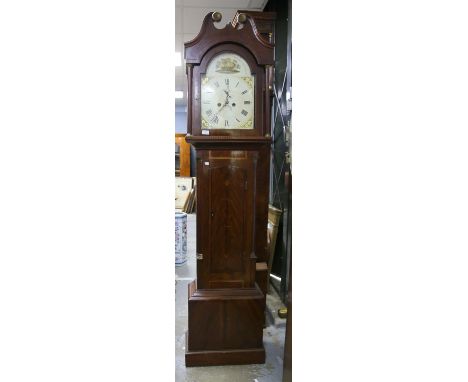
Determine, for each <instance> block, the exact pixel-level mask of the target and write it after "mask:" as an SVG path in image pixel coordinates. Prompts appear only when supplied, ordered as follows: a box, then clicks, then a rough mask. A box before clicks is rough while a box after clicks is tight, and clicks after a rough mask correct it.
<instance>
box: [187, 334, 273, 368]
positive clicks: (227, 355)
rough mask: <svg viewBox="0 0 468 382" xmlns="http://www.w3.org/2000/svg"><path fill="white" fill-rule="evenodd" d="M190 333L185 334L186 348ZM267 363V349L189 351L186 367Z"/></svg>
mask: <svg viewBox="0 0 468 382" xmlns="http://www.w3.org/2000/svg"><path fill="white" fill-rule="evenodd" d="M187 337H188V332H186V333H185V346H187V342H188V340H187ZM256 363H265V349H264V348H263V347H261V348H258V349H230V350H206V351H187V352H186V353H185V366H187V367H193V366H223V365H250V364H256Z"/></svg>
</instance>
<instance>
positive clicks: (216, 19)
mask: <svg viewBox="0 0 468 382" xmlns="http://www.w3.org/2000/svg"><path fill="white" fill-rule="evenodd" d="M211 18H212V19H213V21H214V22H215V23H217V22H219V21H221V19H222V18H223V15H222V14H221V12H213V14H212V15H211Z"/></svg>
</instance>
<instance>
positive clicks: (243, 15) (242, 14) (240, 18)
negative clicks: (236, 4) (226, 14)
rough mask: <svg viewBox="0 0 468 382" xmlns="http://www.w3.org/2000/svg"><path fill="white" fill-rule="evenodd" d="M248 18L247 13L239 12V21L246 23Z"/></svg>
mask: <svg viewBox="0 0 468 382" xmlns="http://www.w3.org/2000/svg"><path fill="white" fill-rule="evenodd" d="M246 20H247V16H246V15H245V13H241V14H239V16H237V21H239V22H240V23H241V24H244V23H245V21H246Z"/></svg>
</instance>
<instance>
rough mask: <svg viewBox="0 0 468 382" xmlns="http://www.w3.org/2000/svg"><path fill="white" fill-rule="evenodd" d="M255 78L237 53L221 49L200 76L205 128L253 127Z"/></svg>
mask: <svg viewBox="0 0 468 382" xmlns="http://www.w3.org/2000/svg"><path fill="white" fill-rule="evenodd" d="M254 86H255V79H254V76H253V75H252V74H251V72H250V68H249V65H248V64H247V62H246V61H245V60H244V59H243V58H242V57H240V56H239V55H237V54H233V53H221V54H219V55H217V56H215V57H214V58H213V59H212V60H211V62H210V63H209V64H208V67H207V70H206V74H205V75H203V76H202V78H201V124H202V126H201V127H202V129H253V128H254V95H255V92H254Z"/></svg>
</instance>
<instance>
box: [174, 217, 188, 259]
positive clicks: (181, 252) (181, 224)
mask: <svg viewBox="0 0 468 382" xmlns="http://www.w3.org/2000/svg"><path fill="white" fill-rule="evenodd" d="M186 262H187V214H186V213H184V212H177V211H176V212H175V264H176V266H181V265H183V264H185V263H186Z"/></svg>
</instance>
